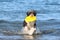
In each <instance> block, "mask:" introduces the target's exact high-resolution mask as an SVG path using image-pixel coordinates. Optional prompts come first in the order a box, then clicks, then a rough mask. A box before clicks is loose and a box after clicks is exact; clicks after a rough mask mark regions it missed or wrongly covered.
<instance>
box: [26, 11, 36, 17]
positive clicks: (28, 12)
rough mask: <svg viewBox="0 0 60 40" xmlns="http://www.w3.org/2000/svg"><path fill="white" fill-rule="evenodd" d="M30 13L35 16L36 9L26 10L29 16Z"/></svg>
mask: <svg viewBox="0 0 60 40" xmlns="http://www.w3.org/2000/svg"><path fill="white" fill-rule="evenodd" d="M31 13H33V14H34V16H36V11H35V10H29V11H28V12H27V16H29V15H30V14H31Z"/></svg>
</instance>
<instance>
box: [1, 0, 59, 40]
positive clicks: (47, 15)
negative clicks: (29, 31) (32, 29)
mask: <svg viewBox="0 0 60 40" xmlns="http://www.w3.org/2000/svg"><path fill="white" fill-rule="evenodd" d="M31 9H34V10H36V12H37V22H36V23H37V27H38V28H39V30H41V31H44V33H43V34H42V35H35V36H27V35H26V36H22V35H15V34H14V33H11V34H10V33H9V34H6V33H5V31H6V32H8V31H9V32H17V31H20V30H21V29H22V23H23V20H24V18H25V17H26V12H27V11H28V10H31ZM9 39H11V40H19V39H24V40H25V39H32V40H33V39H34V40H60V0H32V1H31V0H0V40H9Z"/></svg>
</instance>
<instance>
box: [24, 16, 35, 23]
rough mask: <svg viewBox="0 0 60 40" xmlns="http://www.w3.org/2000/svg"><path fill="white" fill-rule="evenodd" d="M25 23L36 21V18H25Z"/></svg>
mask: <svg viewBox="0 0 60 40" xmlns="http://www.w3.org/2000/svg"><path fill="white" fill-rule="evenodd" d="M25 21H26V22H33V21H36V16H32V17H31V16H27V17H26V18H25Z"/></svg>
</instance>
